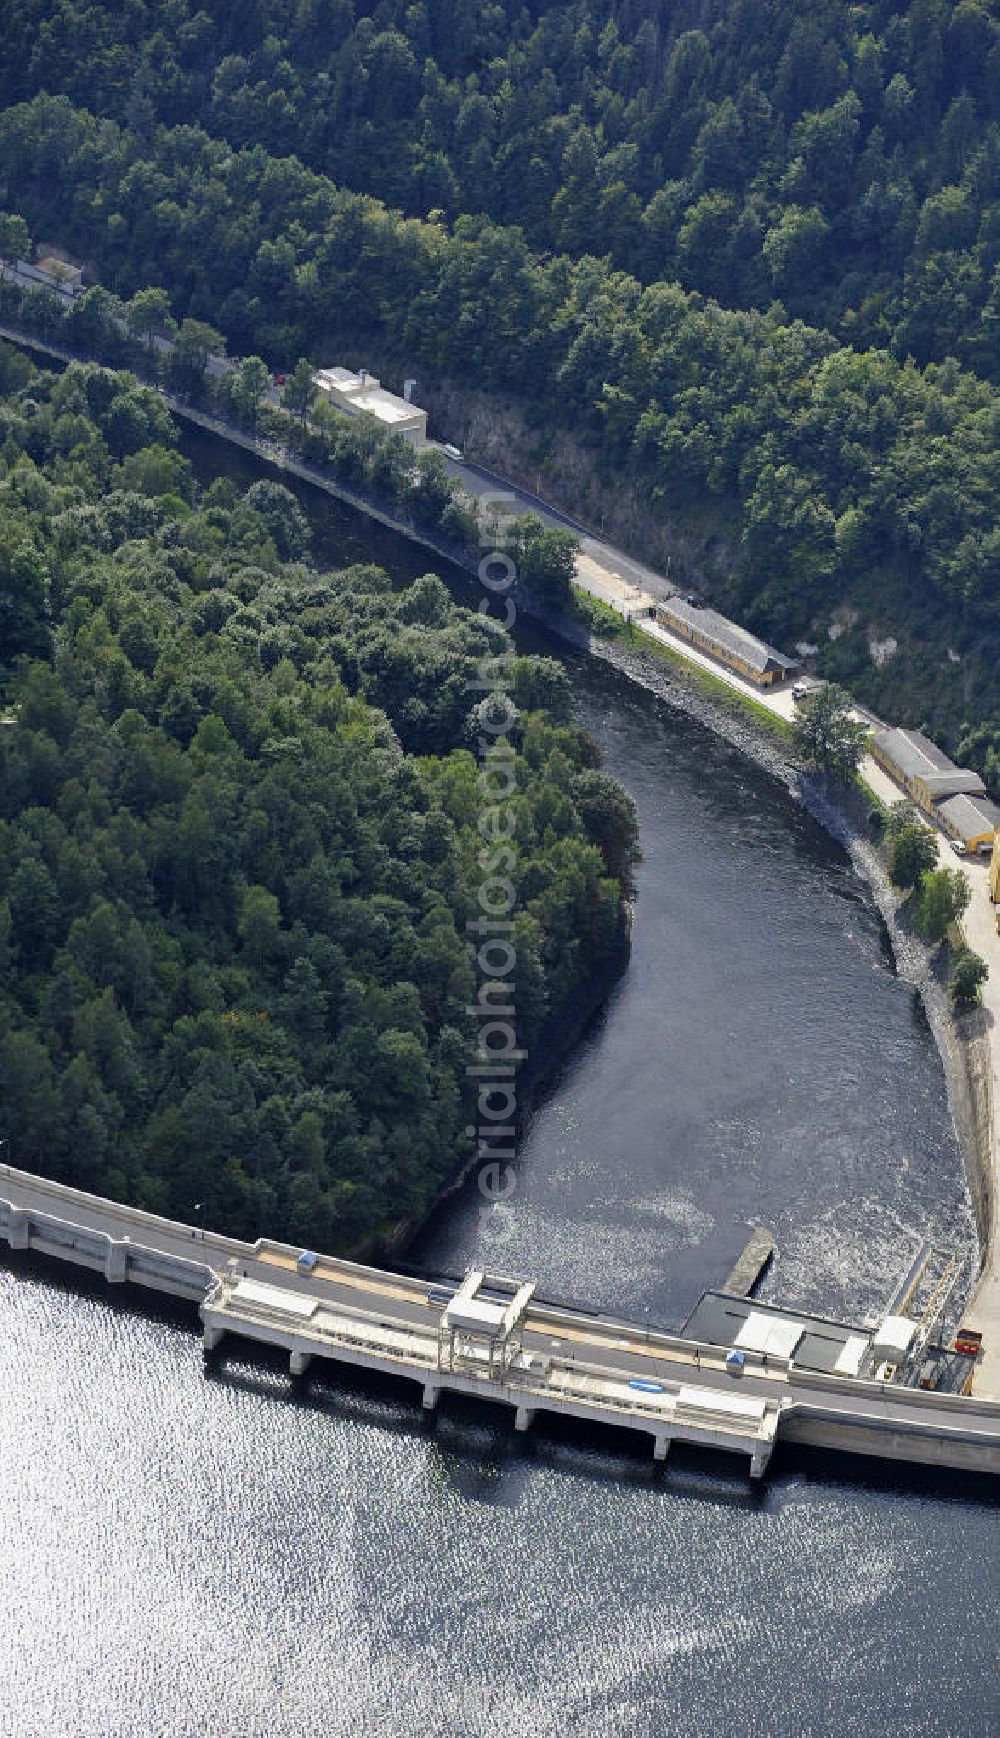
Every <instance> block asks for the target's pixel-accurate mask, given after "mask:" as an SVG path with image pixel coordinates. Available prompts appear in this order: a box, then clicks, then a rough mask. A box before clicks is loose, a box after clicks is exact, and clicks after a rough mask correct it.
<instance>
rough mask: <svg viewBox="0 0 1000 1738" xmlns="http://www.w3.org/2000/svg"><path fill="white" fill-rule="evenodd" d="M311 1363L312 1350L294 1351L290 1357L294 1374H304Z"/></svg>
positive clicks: (290, 1365)
mask: <svg viewBox="0 0 1000 1738" xmlns="http://www.w3.org/2000/svg"><path fill="white" fill-rule="evenodd" d="M311 1363H312V1353H311V1352H292V1353H291V1355H290V1357H289V1359H288V1367H289V1369H290V1370H291V1372H292V1375H293V1376H304V1375H305V1373H306V1371H307V1370H308V1368H309V1366H310V1364H311Z"/></svg>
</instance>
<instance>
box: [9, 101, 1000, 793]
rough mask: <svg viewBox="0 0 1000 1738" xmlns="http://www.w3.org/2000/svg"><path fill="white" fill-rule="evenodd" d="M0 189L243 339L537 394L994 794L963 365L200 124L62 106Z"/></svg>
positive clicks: (977, 518) (994, 476)
mask: <svg viewBox="0 0 1000 1738" xmlns="http://www.w3.org/2000/svg"><path fill="white" fill-rule="evenodd" d="M0 201H3V202H5V203H6V204H7V205H8V208H10V207H13V206H14V205H15V202H16V207H17V209H19V210H20V211H22V212H23V213H24V214H25V215H26V216H27V217H28V219H29V221H30V223H31V226H32V228H33V230H34V232H35V233H36V234H38V233H41V232H42V226H44V233H51V232H52V231H54V232H55V233H56V234H58V235H59V236H60V238H61V239H62V240H64V241H65V242H66V244H67V245H68V246H70V247H72V248H74V249H75V250H76V251H77V252H78V253H79V254H81V255H82V257H84V258H86V259H88V260H90V261H91V262H92V263H93V265H94V267H95V269H96V270H97V271H98V272H99V274H100V276H101V277H102V279H103V280H104V281H105V282H106V283H109V284H110V285H111V286H112V287H113V288H115V289H117V290H119V291H120V292H122V293H123V294H129V295H131V294H132V293H133V292H134V291H135V290H137V289H138V288H140V287H142V286H143V285H145V284H149V283H151V282H154V281H157V282H159V283H161V284H163V285H164V286H165V287H166V288H167V290H168V291H169V292H170V295H171V297H172V299H173V306H174V312H175V313H176V314H177V315H178V316H182V315H195V316H197V317H199V318H202V319H208V320H211V321H212V322H213V323H214V324H216V325H218V326H220V327H221V328H222V330H223V331H224V332H225V333H226V335H227V337H228V339H229V341H230V344H231V347H232V348H233V349H234V350H235V351H236V352H237V353H239V352H246V351H248V350H254V349H257V350H262V351H263V352H264V354H265V355H267V356H268V357H269V359H270V360H271V361H272V362H273V363H274V364H275V365H277V366H289V365H290V364H291V362H292V361H293V360H294V359H295V358H296V357H297V356H300V355H306V356H313V357H318V358H322V359H327V358H330V357H332V356H335V355H336V354H338V352H340V351H342V350H343V349H344V348H345V347H351V348H353V349H354V350H355V351H356V352H359V353H361V354H374V355H387V354H389V355H394V356H396V357H397V358H399V361H400V372H403V371H404V370H405V371H419V372H420V373H421V374H423V375H424V376H425V377H426V376H427V375H431V376H441V375H446V374H450V375H451V376H452V377H453V378H456V379H459V380H461V379H469V380H470V381H474V382H475V383H476V384H477V385H479V386H482V387H485V388H486V389H487V390H488V389H491V388H493V389H495V390H496V391H497V392H498V393H501V392H510V391H511V390H513V391H516V392H519V393H520V394H521V395H522V397H523V399H524V401H525V403H526V404H527V405H528V406H529V407H530V408H531V411H532V414H533V416H534V417H535V419H536V422H537V424H538V426H540V427H541V428H542V429H544V428H545V427H549V428H551V427H553V426H559V425H562V426H564V427H569V428H571V429H572V432H573V434H574V437H575V438H576V439H577V440H578V441H580V442H582V443H584V445H585V446H588V447H589V449H590V451H591V452H592V454H593V462H594V463H595V464H596V465H598V466H600V467H601V468H602V469H603V471H604V473H605V474H606V475H607V476H608V477H610V478H611V479H615V478H618V479H624V478H626V477H629V478H631V479H632V481H633V482H634V483H635V484H637V486H639V487H640V488H641V490H642V493H643V496H644V498H645V499H646V500H647V501H648V502H649V503H650V504H651V506H652V507H653V508H654V509H656V510H658V511H660V512H662V513H663V514H665V515H670V514H676V515H680V516H685V515H687V516H689V517H690V516H697V517H698V518H699V519H700V520H701V521H703V522H705V521H708V522H714V523H716V524H718V525H719V526H720V527H722V528H724V531H725V534H726V536H727V539H728V542H729V546H730V548H731V549H732V551H733V558H732V562H731V565H730V567H729V569H728V571H727V576H726V579H725V582H724V583H723V585H722V586H721V587H720V588H719V596H720V599H721V601H722V602H723V603H724V604H726V605H728V607H730V608H732V609H734V610H735V611H737V612H738V613H739V614H740V615H741V616H742V617H743V618H744V619H745V620H746V621H747V622H748V623H749V624H750V625H752V626H756V627H757V628H758V629H760V630H762V631H764V632H766V633H768V634H770V636H771V637H772V638H775V639H777V640H778V641H779V642H785V643H788V644H792V643H794V642H795V641H796V640H797V639H798V638H800V637H801V638H804V639H808V640H812V641H814V642H815V643H816V644H818V646H819V647H820V653H819V667H820V669H821V670H822V672H823V673H824V674H826V675H828V676H831V677H833V678H836V679H838V680H842V681H847V682H848V683H849V684H851V685H852V686H853V687H854V688H855V690H856V691H857V692H859V693H860V694H861V695H863V696H864V697H865V698H867V699H868V700H869V701H870V702H872V703H873V704H874V705H876V706H877V707H878V708H879V709H880V710H882V711H883V713H884V715H886V716H888V717H891V718H896V719H899V720H900V721H909V722H912V723H918V724H922V725H924V727H925V728H928V729H929V730H930V731H931V732H932V733H933V734H935V735H938V736H940V737H941V738H942V739H944V740H945V741H946V742H948V743H949V744H950V745H951V746H952V747H956V746H957V747H958V748H959V749H960V751H961V752H962V753H966V754H969V755H970V756H971V757H972V758H973V759H975V760H976V762H977V764H979V765H980V767H981V768H982V770H983V771H984V772H985V773H986V774H987V776H989V777H990V778H991V779H992V780H993V781H994V782H995V781H996V774H997V772H998V770H1000V761H998V753H1000V680H998V675H997V670H998V661H997V660H998V652H1000V630H998V608H1000V531H998V528H997V506H996V504H997V500H998V499H1000V396H998V393H997V391H996V389H994V387H993V386H992V385H990V383H989V382H987V381H985V380H983V379H981V378H980V377H979V376H977V375H976V374H974V373H972V372H970V371H968V370H963V369H962V368H961V367H960V366H959V364H958V362H957V361H955V360H954V359H948V360H946V361H945V362H943V363H931V364H929V365H928V366H927V367H926V368H923V369H921V368H918V367H917V366H916V364H915V363H914V362H913V361H912V360H910V359H906V360H902V361H901V360H899V359H898V358H896V357H895V356H893V355H892V354H891V352H889V351H888V350H867V351H861V350H858V349H856V348H855V347H854V346H853V345H848V344H845V343H842V342H838V341H837V339H835V338H834V337H833V336H832V335H831V334H830V333H829V332H828V331H823V330H822V329H820V328H816V327H811V326H808V325H805V324H803V323H801V322H797V321H790V320H789V318H788V316H787V315H786V314H785V312H784V311H783V310H782V309H781V308H780V307H772V308H769V309H768V310H767V312H764V313H761V312H753V311H750V312H744V311H740V310H738V309H730V308H725V307H723V306H721V305H720V304H719V303H717V302H715V301H712V300H706V298H705V297H703V296H702V295H701V294H700V293H698V292H694V291H685V290H683V289H681V288H680V287H679V286H678V285H676V284H672V283H653V284H650V285H648V286H646V287H644V286H643V285H642V284H641V283H640V282H639V280H638V279H636V278H634V277H630V276H628V275H627V274H625V273H623V272H621V271H619V270H617V269H616V268H615V267H614V266H613V264H612V262H611V261H610V259H609V258H607V257H605V258H602V259H597V258H595V257H593V256H584V257H582V258H581V259H580V260H579V261H574V260H572V259H570V258H568V257H567V256H563V255H559V256H556V257H554V258H547V257H543V256H540V255H537V254H535V253H533V252H532V250H531V248H530V247H529V245H528V243H527V241H526V240H525V238H524V236H523V235H522V233H521V231H520V230H518V229H500V228H497V227H496V226H495V225H493V224H491V223H490V222H489V221H488V220H485V219H482V220H479V219H473V218H468V217H466V218H462V219H459V220H458V221H457V222H456V223H455V225H454V226H453V228H452V229H451V230H450V231H449V230H448V229H447V228H446V227H445V226H443V225H442V224H440V223H438V222H426V221H421V220H418V219H403V218H402V217H401V216H399V215H398V214H396V213H393V212H391V211H388V210H387V209H386V208H385V207H383V206H381V205H379V204H378V203H377V202H375V201H373V200H371V199H369V198H367V197H365V196H362V195H357V194H352V193H349V192H345V191H344V190H343V189H339V188H337V187H336V186H335V185H334V184H333V183H332V182H331V181H329V180H327V179H325V178H324V177H322V176H319V175H316V174H314V173H313V172H312V171H311V170H308V169H305V168H303V167H302V166H301V164H299V163H298V162H297V161H296V160H295V159H294V158H289V159H284V160H280V161H279V160H277V159H275V158H272V157H270V156H269V155H268V154H267V153H266V152H265V151H264V150H263V148H262V147H259V146H254V147H252V148H248V149H246V150H243V151H239V152H233V151H232V150H231V149H230V148H229V146H228V145H227V144H225V143H223V142H221V141H220V140H217V139H211V138H209V137H208V136H207V135H206V134H205V133H203V132H200V131H199V130H197V129H195V128H193V127H190V126H183V127H177V128H174V129H172V130H169V131H160V132H157V133H156V135H155V137H154V138H153V139H148V140H144V139H142V138H140V137H139V136H138V135H136V134H134V133H131V132H125V131H122V130H121V129H120V128H119V127H118V126H117V125H116V124H115V123H113V122H108V121H97V120H95V119H93V118H92V117H91V116H90V115H88V114H87V113H85V112H84V111H80V110H75V109H73V108H72V107H71V106H70V104H69V102H68V101H67V100H66V99H65V98H57V99H50V98H39V99H37V100H36V101H35V102H33V103H32V104H30V105H28V106H21V107H16V108H13V109H10V110H8V111H6V112H5V113H4V114H3V115H2V116H0ZM41 311H42V313H43V315H44V307H43V308H42V310H41ZM53 317H54V318H56V319H58V308H56V309H54V310H53ZM571 504H572V503H570V505H571ZM692 577H696V576H692ZM831 630H832V633H831ZM834 635H835V636H836V637H833V636H834ZM894 646H895V648H896V650H895V653H894V655H893V647H894ZM873 654H874V655H873Z"/></svg>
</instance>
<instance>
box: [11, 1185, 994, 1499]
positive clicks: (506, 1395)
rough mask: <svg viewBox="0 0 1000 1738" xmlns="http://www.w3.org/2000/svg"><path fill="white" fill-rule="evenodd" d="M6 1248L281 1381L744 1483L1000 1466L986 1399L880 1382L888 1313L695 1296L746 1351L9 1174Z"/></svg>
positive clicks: (474, 1278) (523, 1293) (889, 1332)
mask: <svg viewBox="0 0 1000 1738" xmlns="http://www.w3.org/2000/svg"><path fill="white" fill-rule="evenodd" d="M0 1238H3V1239H4V1240H5V1241H6V1242H7V1243H8V1244H9V1245H10V1247H11V1248H12V1249H15V1250H17V1249H22V1250H35V1251H38V1252H40V1253H42V1254H45V1255H48V1256H50V1257H55V1258H57V1259H61V1260H64V1261H68V1262H71V1263H74V1264H76V1265H78V1266H82V1267H85V1268H89V1269H90V1270H91V1271H94V1272H98V1273H102V1274H103V1275H104V1277H105V1278H106V1279H107V1280H108V1281H109V1282H111V1283H117V1284H123V1283H126V1282H129V1283H132V1284H135V1285H141V1286H145V1287H147V1288H149V1289H151V1290H153V1291H159V1292H163V1293H166V1294H168V1295H170V1296H173V1297H177V1298H185V1299H189V1300H190V1301H193V1302H195V1303H197V1305H198V1307H199V1313H200V1315H201V1319H202V1323H203V1328H204V1344H205V1348H206V1351H209V1352H211V1351H213V1350H214V1349H215V1348H216V1347H217V1346H218V1345H219V1344H220V1343H221V1342H222V1340H223V1339H224V1338H225V1337H226V1336H227V1335H236V1336H239V1337H240V1338H241V1339H246V1340H251V1341H255V1342H257V1343H260V1344H264V1345H269V1346H274V1347H278V1348H281V1349H282V1350H284V1351H285V1352H287V1354H288V1358H289V1366H290V1369H291V1372H292V1374H293V1375H303V1374H304V1373H305V1372H306V1370H307V1369H308V1368H309V1366H310V1364H311V1363H312V1361H313V1360H314V1359H316V1358H322V1359H328V1360H332V1361H334V1362H339V1363H344V1364H349V1365H353V1366H354V1367H355V1368H359V1369H365V1370H376V1371H380V1372H382V1373H383V1374H386V1375H391V1376H395V1377H401V1378H403V1379H405V1380H408V1381H411V1382H415V1383H416V1384H417V1385H418V1386H419V1388H420V1391H421V1396H422V1401H423V1405H424V1407H425V1408H428V1409H431V1408H433V1407H434V1406H435V1405H436V1404H437V1401H438V1399H439V1397H440V1395H441V1394H442V1393H443V1392H453V1393H460V1394H466V1395H472V1396H475V1397H477V1398H480V1399H483V1400H488V1401H494V1402H498V1403H500V1404H502V1405H506V1406H508V1407H510V1408H512V1409H513V1412H514V1424H515V1428H516V1429H517V1430H522V1431H523V1430H527V1429H528V1428H529V1427H530V1425H531V1423H532V1420H533V1419H534V1418H535V1416H536V1415H537V1414H538V1413H555V1414H561V1415H563V1416H568V1417H572V1418H578V1419H581V1420H586V1421H590V1422H595V1423H601V1424H611V1425H615V1426H618V1427H619V1428H624V1429H627V1430H630V1431H633V1432H636V1431H637V1432H640V1433H641V1434H643V1435H645V1436H647V1437H649V1438H650V1439H651V1441H652V1447H653V1454H654V1456H655V1458H656V1459H657V1460H664V1459H666V1456H667V1453H668V1450H669V1448H670V1445H671V1443H672V1442H683V1443H689V1444H693V1445H696V1446H702V1447H706V1448H712V1449H722V1450H725V1451H728V1452H730V1453H736V1454H741V1455H743V1456H745V1457H747V1458H748V1460H749V1471H750V1475H751V1477H753V1478H759V1477H760V1476H762V1475H763V1473H764V1472H765V1471H766V1469H767V1466H768V1462H769V1461H770V1458H771V1454H772V1451H773V1448H774V1445H775V1443H776V1442H779V1441H786V1442H793V1443H794V1442H799V1443H807V1444H811V1445H813V1446H818V1447H822V1448H826V1449H841V1450H844V1451H847V1452H852V1453H857V1454H864V1455H873V1456H877V1457H880V1458H885V1459H890V1460H899V1461H909V1462H914V1463H922V1464H930V1465H939V1466H947V1467H958V1468H966V1469H969V1470H976V1471H983V1472H993V1473H1000V1398H992V1397H984V1396H982V1395H979V1394H977V1395H976V1396H975V1397H965V1396H961V1395H956V1394H948V1393H945V1394H942V1393H933V1392H928V1391H927V1390H925V1389H922V1388H909V1387H904V1386H900V1385H899V1384H898V1383H896V1382H893V1381H891V1380H886V1379H885V1376H886V1374H887V1363H888V1358H889V1355H891V1348H892V1344H893V1333H894V1332H896V1331H897V1330H895V1329H893V1328H892V1327H891V1326H890V1324H892V1323H896V1322H898V1321H899V1320H901V1319H902V1318H897V1317H889V1318H887V1320H886V1322H884V1323H883V1324H882V1328H881V1330H875V1331H874V1332H871V1333H867V1334H866V1333H865V1332H864V1331H859V1330H852V1329H850V1328H847V1327H841V1326H839V1325H838V1324H835V1323H830V1322H823V1321H821V1320H820V1318H812V1317H809V1316H808V1315H805V1314H803V1312H795V1313H794V1316H792V1315H790V1314H789V1313H788V1312H784V1311H779V1310H775V1309H773V1308H771V1307H770V1306H759V1305H756V1304H754V1305H750V1304H748V1302H747V1300H745V1299H733V1298H731V1297H727V1295H726V1294H724V1293H717V1294H713V1293H707V1294H706V1295H705V1297H704V1298H703V1299H702V1301H701V1303H700V1304H699V1306H698V1309H697V1310H696V1311H695V1314H694V1317H693V1318H692V1320H693V1322H694V1323H695V1324H697V1323H698V1322H699V1321H703V1322H711V1321H712V1320H713V1319H717V1318H718V1317H719V1315H720V1313H728V1314H730V1315H732V1316H734V1319H735V1325H736V1336H735V1347H738V1348H740V1349H735V1347H734V1346H730V1347H728V1348H727V1345H726V1344H724V1343H722V1344H720V1343H719V1342H718V1340H717V1339H716V1338H714V1337H713V1338H711V1339H709V1338H699V1337H698V1336H697V1335H696V1334H695V1333H692V1332H688V1333H685V1334H680V1335H678V1334H672V1333H667V1332H664V1331H661V1330H660V1329H659V1328H655V1327H649V1326H648V1325H645V1324H644V1325H641V1326H640V1325H637V1324H635V1323H630V1322H626V1321H621V1320H618V1319H616V1318H614V1317H611V1316H606V1315H601V1314H599V1313H596V1312H590V1311H588V1310H585V1309H582V1308H580V1307H579V1306H577V1307H573V1308H569V1307H564V1306H561V1305H559V1304H555V1303H549V1302H543V1301H542V1300H540V1299H539V1298H538V1297H537V1296H536V1294H535V1290H534V1287H533V1286H532V1285H531V1284H530V1283H527V1282H520V1281H516V1280H508V1279H505V1278H497V1277H490V1276H487V1275H486V1274H484V1273H483V1272H482V1271H480V1270H478V1269H473V1270H470V1272H468V1273H467V1274H466V1276H465V1279H464V1280H463V1281H462V1282H461V1283H460V1284H459V1285H458V1287H457V1288H452V1287H436V1286H431V1287H430V1288H428V1285H427V1283H426V1281H423V1280H418V1279H415V1278H411V1277H407V1276H404V1275H400V1274H395V1273H390V1272H387V1271H383V1270H381V1269H379V1268H375V1267H369V1266H365V1265H363V1264H361V1263H357V1262H351V1261H344V1260H340V1259H338V1258H335V1257H332V1256H321V1255H315V1254H312V1253H311V1252H304V1251H302V1250H299V1249H295V1248H293V1247H291V1246H289V1245H287V1244H282V1243H277V1242H273V1241H270V1240H268V1239H261V1240H259V1241H258V1242H256V1243H253V1244H249V1243H244V1242H241V1241H240V1240H238V1239H236V1238H229V1237H224V1236H221V1235H219V1234H218V1233H215V1232H211V1231H208V1232H206V1231H204V1230H200V1229H196V1228H194V1227H192V1226H190V1225H183V1224H179V1223H177V1222H175V1221H172V1220H168V1219H163V1218H160V1217H158V1216H157V1215H155V1214H150V1213H145V1212H142V1211H140V1210H139V1209H137V1208H132V1207H127V1206H124V1205H122V1204H121V1203H119V1202H115V1201H109V1200H105V1199H103V1198H102V1197H100V1196H96V1195H90V1194H86V1193H84V1192H83V1191H81V1190H78V1189H72V1188H69V1187H68V1186H66V1185H65V1184H61V1183H56V1182H52V1181H49V1180H48V1179H46V1178H42V1177H36V1176H33V1175H30V1174H29V1173H27V1172H24V1171H18V1170H16V1169H14V1168H13V1167H12V1166H9V1165H0ZM880 1334H882V1335H883V1336H887V1337H886V1338H885V1343H884V1344H883V1343H880ZM904 1337H905V1336H904ZM829 1342H833V1351H832V1352H831V1353H830V1357H833V1352H837V1351H838V1350H839V1357H836V1358H834V1359H833V1367H831V1368H822V1367H819V1366H821V1365H822V1364H823V1363H824V1361H825V1362H827V1363H829V1362H830V1358H826V1359H825V1360H824V1358H823V1356H819V1357H812V1358H811V1359H810V1362H811V1363H812V1365H813V1366H814V1367H807V1366H806V1364H805V1362H803V1352H802V1350H801V1348H804V1347H805V1346H807V1345H808V1344H810V1343H811V1344H814V1345H816V1346H818V1347H820V1348H822V1347H823V1346H824V1344H827V1343H829ZM797 1353H798V1361H797V1357H796V1354H797ZM869 1367H871V1368H872V1369H873V1372H874V1373H873V1374H872V1375H862V1374H851V1373H848V1372H849V1371H852V1370H854V1371H863V1370H866V1369H867V1368H869Z"/></svg>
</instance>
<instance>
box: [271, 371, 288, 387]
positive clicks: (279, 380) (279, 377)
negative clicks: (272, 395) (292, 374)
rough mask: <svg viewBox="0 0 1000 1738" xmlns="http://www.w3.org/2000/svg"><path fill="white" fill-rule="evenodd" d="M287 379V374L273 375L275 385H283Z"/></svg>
mask: <svg viewBox="0 0 1000 1738" xmlns="http://www.w3.org/2000/svg"><path fill="white" fill-rule="evenodd" d="M287 379H288V376H287V374H276V375H275V377H274V384H275V386H284V384H285V381H286V380H287Z"/></svg>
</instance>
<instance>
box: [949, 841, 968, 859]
mask: <svg viewBox="0 0 1000 1738" xmlns="http://www.w3.org/2000/svg"><path fill="white" fill-rule="evenodd" d="M948 843H949V845H950V846H951V848H952V850H953V851H954V853H955V856H956V857H964V856H965V846H964V845H963V844H962V841H961V839H949V840H948Z"/></svg>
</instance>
